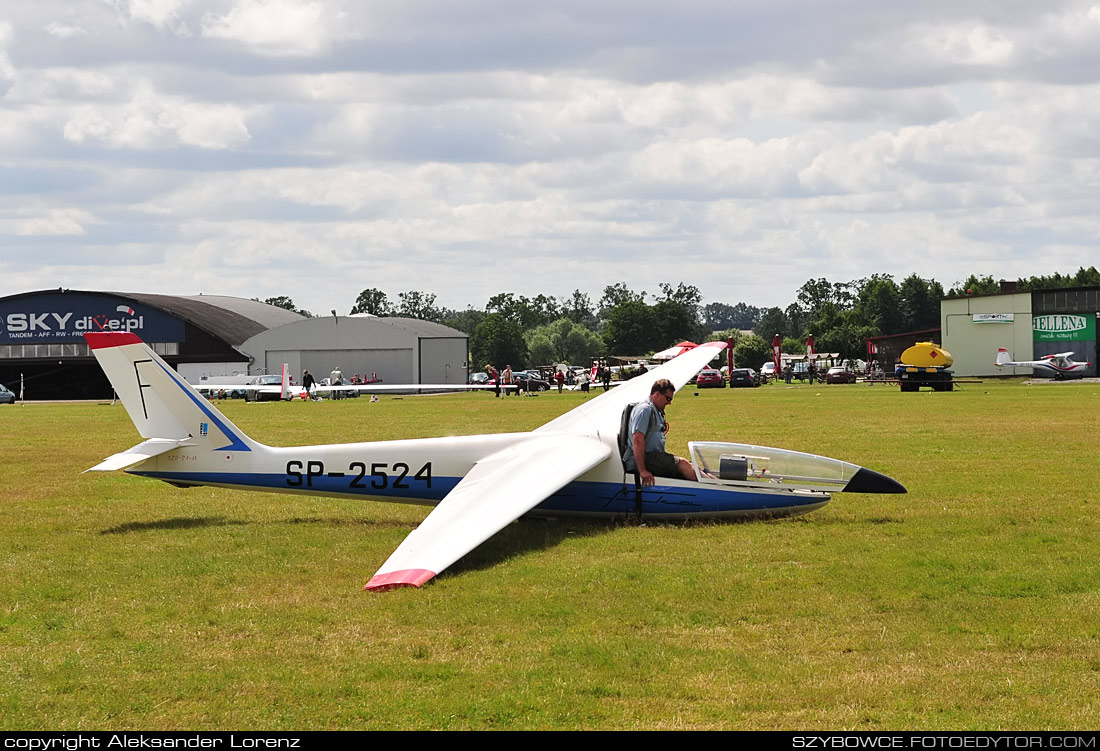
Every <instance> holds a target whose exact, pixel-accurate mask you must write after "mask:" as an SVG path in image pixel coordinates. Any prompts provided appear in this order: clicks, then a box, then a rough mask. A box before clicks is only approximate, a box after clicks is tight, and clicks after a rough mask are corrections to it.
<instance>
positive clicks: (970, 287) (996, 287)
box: [947, 274, 1001, 297]
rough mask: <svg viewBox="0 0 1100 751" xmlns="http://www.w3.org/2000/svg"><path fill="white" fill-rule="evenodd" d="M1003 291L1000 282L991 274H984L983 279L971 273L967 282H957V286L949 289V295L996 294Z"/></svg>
mask: <svg viewBox="0 0 1100 751" xmlns="http://www.w3.org/2000/svg"><path fill="white" fill-rule="evenodd" d="M1000 291H1001V285H1000V283H999V282H995V281H993V277H991V276H983V277H982V278H981V279H979V278H978V277H976V276H974V275H973V274H971V275H970V276H969V277H967V279H966V281H965V282H955V286H954V287H952V288H951V289H949V290H948V291H947V296H948V297H967V296H968V295H995V294H997V293H998V292H1000Z"/></svg>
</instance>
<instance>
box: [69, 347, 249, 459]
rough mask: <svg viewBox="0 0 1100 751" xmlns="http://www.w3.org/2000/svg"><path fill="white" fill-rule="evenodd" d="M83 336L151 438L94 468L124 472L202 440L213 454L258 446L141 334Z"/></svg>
mask: <svg viewBox="0 0 1100 751" xmlns="http://www.w3.org/2000/svg"><path fill="white" fill-rule="evenodd" d="M84 338H85V339H86V340H87V342H88V346H89V347H90V348H91V350H92V354H94V355H95V358H96V360H97V361H99V365H100V367H101V368H103V372H104V373H106V374H107V378H108V379H109V380H110V381H111V386H112V387H114V390H115V393H117V394H118V396H119V399H121V400H122V406H124V407H125V408H126V412H127V413H128V414H129V415H130V419H131V420H133V422H134V426H135V427H137V429H138V432H139V433H141V436H142V437H143V438H146V439H147V440H146V441H145V443H143V444H141V445H140V446H135V447H134V448H132V449H130V450H129V451H127V452H125V454H116V455H115V456H113V457H111V458H110V459H108V460H106V461H105V462H103V463H102V464H100V465H99V466H97V467H94V469H101V468H102V469H120V468H122V467H125V466H129V465H130V464H133V463H136V462H137V461H141V460H143V459H147V458H149V457H150V456H156V455H157V454H160V453H164V452H165V451H168V450H170V449H172V448H177V447H179V446H184V445H192V446H193V445H199V442H200V441H202V442H208V446H209V448H210V450H212V451H252V450H253V448H254V447H256V446H257V445H258V444H256V443H255V442H253V441H252V440H251V439H249V438H248V437H247V436H245V435H244V433H242V432H241V431H240V429H238V428H237V427H236V426H235V425H234V424H233V423H231V422H230V421H229V420H228V419H227V418H226V417H225V415H223V414H222V413H221V412H219V411H218V410H216V409H214V407H213V405H211V404H210V403H209V402H208V401H207V400H206V399H204V398H203V396H202V395H201V394H199V392H198V391H196V390H195V389H194V387H192V386H191V385H190V384H189V383H187V381H185V380H184V379H183V378H182V377H181V376H180V375H179V374H178V373H176V372H175V371H174V370H173V369H172V368H171V367H170V366H169V365H168V364H167V363H166V362H164V360H162V359H160V357H158V356H157V354H156V353H155V352H153V350H152V349H150V348H149V346H148V345H147V344H145V343H144V342H143V341H141V339H139V338H138V337H137V335H135V334H130V333H122V332H104V333H94V334H85V335H84ZM124 455H125V456H127V457H128V458H127V459H125V460H123V459H121V458H120V457H122V456H124ZM131 459H132V461H131Z"/></svg>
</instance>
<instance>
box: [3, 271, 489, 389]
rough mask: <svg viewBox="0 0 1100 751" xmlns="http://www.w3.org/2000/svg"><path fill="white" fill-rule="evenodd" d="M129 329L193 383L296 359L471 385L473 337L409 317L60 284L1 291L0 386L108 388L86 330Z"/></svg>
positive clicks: (320, 372)
mask: <svg viewBox="0 0 1100 751" xmlns="http://www.w3.org/2000/svg"><path fill="white" fill-rule="evenodd" d="M89 331H129V332H132V333H135V334H137V335H138V336H140V337H141V338H142V339H143V340H145V341H146V342H147V343H148V344H149V345H150V346H151V347H152V348H153V350H154V351H155V352H156V353H157V354H158V355H160V356H161V357H162V358H164V360H165V361H166V362H167V363H168V364H169V365H171V366H172V367H174V368H176V370H177V371H179V373H180V374H181V375H183V376H184V377H185V378H186V379H187V380H188V381H190V382H191V383H195V384H198V383H200V382H201V380H202V379H203V378H207V377H211V376H232V375H238V374H251V375H258V374H261V373H268V372H279V370H280V369H281V367H282V364H283V363H284V362H285V363H288V364H289V365H290V372H291V373H292V374H294V376H295V378H296V379H298V378H300V377H301V371H302V368H308V369H310V370H312V371H313V372H314V373H315V375H316V377H317V378H322V377H324V376H326V375H328V373H329V371H330V370H331V369H332V368H333V367H340V368H341V369H342V370H343V372H344V374H345V375H346V376H348V377H350V376H351V375H352V374H353V373H365V374H369V373H372V372H373V373H376V374H377V376H378V377H379V378H381V379H383V380H385V381H388V382H390V383H429V382H430V383H465V382H466V378H467V372H466V357H467V355H466V352H467V337H466V335H465V334H464V333H462V332H461V331H456V330H455V329H451V328H449V327H447V326H443V325H442V324H437V323H431V322H428V321H418V320H414V319H407V318H373V317H359V316H350V317H339V318H338V317H336V316H332V317H325V318H306V317H304V316H302V315H301V314H299V313H295V312H293V311H289V310H285V309H283V308H279V307H276V306H274V305H268V304H267V303H263V302H260V301H258V300H246V299H243V298H239V297H227V296H221V295H187V296H177V295H156V294H144V293H131V292H98V291H88V290H68V289H54V290H42V291H37V292H26V293H22V294H17V295H10V296H8V297H0V383H4V384H6V385H8V386H9V387H10V388H12V389H13V390H15V391H16V392H17V393H18V390H19V384H20V382H21V381H22V383H23V384H24V385H25V396H26V397H27V398H28V399H31V400H41V399H102V398H110V396H111V394H112V391H111V386H110V384H109V383H108V381H107V379H106V377H105V376H104V375H103V372H102V370H101V369H100V368H99V365H97V364H96V361H95V358H94V357H93V356H92V354H91V351H90V350H89V349H88V345H87V344H86V343H85V342H84V338H83V334H84V333H85V332H89Z"/></svg>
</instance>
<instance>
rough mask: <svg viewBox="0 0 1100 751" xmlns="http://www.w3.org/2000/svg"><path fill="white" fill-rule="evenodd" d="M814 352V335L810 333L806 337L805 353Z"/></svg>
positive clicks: (810, 353)
mask: <svg viewBox="0 0 1100 751" xmlns="http://www.w3.org/2000/svg"><path fill="white" fill-rule="evenodd" d="M813 353H814V335H813V334H810V335H809V336H808V337H806V354H807V355H812V354H813Z"/></svg>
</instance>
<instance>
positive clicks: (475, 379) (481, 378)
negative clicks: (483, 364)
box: [470, 373, 491, 386]
mask: <svg viewBox="0 0 1100 751" xmlns="http://www.w3.org/2000/svg"><path fill="white" fill-rule="evenodd" d="M470 384H471V385H472V386H489V385H491V382H490V381H489V374H488V373H470Z"/></svg>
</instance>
